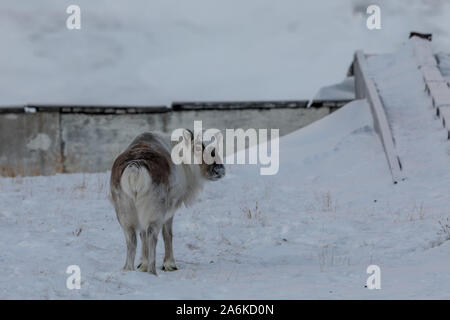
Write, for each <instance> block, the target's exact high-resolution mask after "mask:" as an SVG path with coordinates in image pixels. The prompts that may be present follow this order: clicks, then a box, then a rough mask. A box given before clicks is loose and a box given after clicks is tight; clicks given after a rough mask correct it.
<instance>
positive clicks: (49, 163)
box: [0, 112, 63, 176]
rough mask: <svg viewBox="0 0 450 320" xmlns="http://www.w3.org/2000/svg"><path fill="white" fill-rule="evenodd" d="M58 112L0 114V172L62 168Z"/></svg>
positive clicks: (33, 172)
mask: <svg viewBox="0 0 450 320" xmlns="http://www.w3.org/2000/svg"><path fill="white" fill-rule="evenodd" d="M59 124H60V123H59V113H55V112H52V113H33V114H24V113H21V114H20V113H6V114H0V170H1V172H0V173H1V175H2V176H16V175H22V176H29V175H51V174H55V173H56V172H61V171H62V169H63V166H62V158H61V152H60V150H61V146H60V143H61V139H60V127H59Z"/></svg>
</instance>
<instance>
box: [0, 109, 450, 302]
mask: <svg viewBox="0 0 450 320" xmlns="http://www.w3.org/2000/svg"><path fill="white" fill-rule="evenodd" d="M430 117H431V115H430ZM436 126H437V125H436ZM433 130H436V132H438V131H439V129H438V128H437V127H436V128H433ZM441 131H442V130H441ZM440 133H441V134H442V136H444V132H440ZM441 142H442V143H439V141H436V145H437V146H440V147H442V148H443V150H444V153H445V151H446V150H447V149H446V147H445V146H443V144H444V141H443V138H442V141H441ZM280 156H281V158H280V171H279V173H278V174H277V175H274V176H260V175H259V170H258V166H251V165H234V166H231V165H229V166H228V168H227V169H228V174H227V176H226V178H224V180H221V181H218V182H214V183H210V184H208V185H207V187H206V188H205V190H204V193H203V194H202V195H201V197H200V199H199V200H198V201H197V202H196V204H195V205H194V206H193V207H191V208H183V209H182V210H180V211H179V212H178V213H177V215H176V218H175V223H174V248H175V257H176V259H177V263H178V266H179V268H180V270H178V271H176V272H168V273H166V272H163V271H159V276H158V277H154V276H151V275H148V274H144V273H139V272H124V271H122V270H121V267H122V266H123V263H124V258H125V243H124V239H123V234H122V231H121V229H120V227H119V225H118V223H117V221H116V218H115V214H114V212H113V208H112V206H111V205H110V203H109V202H108V200H107V189H108V178H109V177H108V174H107V173H106V174H74V175H57V176H53V177H35V178H20V177H18V178H1V179H0V202H1V203H2V206H1V207H0V222H1V223H0V268H1V270H2V271H3V272H2V273H1V274H0V298H43V299H49V298H50V299H61V298H83V299H94V298H100V299H103V298H121V299H122V298H123V299H130V298H138V299H141V298H144V299H148V298H150V299H153V298H168V299H176V298H184V299H188V298H193V299H208V298H230V299H231V298H236V299H241V298H275V299H278V298H288V299H297V298H300V299H301V298H319V299H329V298H330V299H334V298H349V299H354V298H362V299H382V298H447V299H448V298H450V290H449V288H450V274H449V273H448V265H449V264H450V255H449V249H450V241H448V240H449V238H450V230H449V228H448V227H447V228H446V227H445V225H446V224H449V219H450V214H449V211H448V203H450V194H449V193H448V192H446V190H447V188H446V186H448V185H449V184H450V173H449V172H448V170H446V169H445V167H437V168H436V167H432V166H428V167H427V169H428V170H429V173H430V174H429V175H427V174H425V173H424V174H423V175H420V176H417V177H414V176H411V177H409V178H408V180H407V181H405V182H403V183H399V184H398V185H393V184H392V182H391V177H390V174H389V171H388V168H387V165H386V160H385V156H384V154H383V151H382V147H381V145H380V143H379V140H378V138H377V137H376V135H375V133H374V131H373V128H372V119H371V116H370V110H369V107H368V105H367V103H366V102H365V101H364V100H359V101H355V102H352V103H350V104H348V105H347V106H345V107H343V108H342V109H340V110H338V111H336V112H335V113H333V114H331V115H330V116H327V117H326V118H324V119H322V120H320V121H318V122H315V123H313V124H312V125H310V126H308V127H306V128H304V129H302V130H299V131H297V132H295V133H293V134H290V135H288V136H285V137H283V138H282V139H281V141H280ZM424 165H425V166H426V164H424ZM440 223H442V224H443V225H444V227H442V226H441V224H440ZM138 252H139V251H138ZM163 252H164V250H163V246H162V241H161V240H160V242H159V243H158V249H157V265H158V266H161V264H162V256H163ZM72 264H76V265H78V266H80V268H81V276H82V285H81V286H82V288H81V290H68V289H67V288H66V278H67V277H68V275H67V274H65V270H66V268H67V266H69V265H72ZM371 264H376V265H378V266H380V268H381V288H382V289H381V290H369V289H367V288H365V287H364V286H365V284H366V279H367V277H368V276H369V275H368V274H366V268H367V267H368V266H369V265H371Z"/></svg>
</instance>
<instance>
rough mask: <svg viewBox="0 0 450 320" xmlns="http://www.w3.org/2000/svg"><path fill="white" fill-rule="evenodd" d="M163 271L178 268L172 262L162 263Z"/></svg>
mask: <svg viewBox="0 0 450 320" xmlns="http://www.w3.org/2000/svg"><path fill="white" fill-rule="evenodd" d="M161 269H162V270H163V271H175V270H178V268H177V266H176V265H174V264H172V265H163V266H162V268H161Z"/></svg>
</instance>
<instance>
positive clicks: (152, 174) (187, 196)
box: [110, 130, 225, 275]
mask: <svg viewBox="0 0 450 320" xmlns="http://www.w3.org/2000/svg"><path fill="white" fill-rule="evenodd" d="M193 138H194V137H193V134H192V132H191V131H188V130H184V137H183V140H184V141H185V142H186V141H187V139H191V140H193ZM175 143H176V142H172V141H171V139H170V136H167V135H163V134H159V133H155V132H148V133H143V134H141V135H139V136H138V137H136V139H134V141H133V142H132V143H131V144H130V145H129V147H128V148H127V149H126V150H125V151H124V152H123V153H122V154H120V155H119V156H118V157H117V158H116V160H115V161H114V164H113V167H112V170H111V184H110V189H111V200H112V202H113V204H114V208H115V211H116V214H117V219H118V220H119V223H120V225H121V227H122V229H123V231H124V233H125V241H126V245H127V256H126V262H125V266H124V269H125V270H134V259H135V255H136V246H137V239H136V232H139V234H140V238H141V242H142V256H141V263H140V264H139V265H138V270H139V271H143V272H149V273H153V274H155V275H156V268H155V253H156V243H157V239H158V234H159V232H160V231H161V229H162V235H163V239H164V246H165V256H164V263H163V268H162V269H163V270H166V271H173V270H177V266H176V264H175V259H174V256H173V249H172V222H173V216H174V213H175V211H176V210H177V209H178V208H179V207H180V206H181V205H182V204H183V203H184V204H185V205H189V204H191V203H192V202H193V200H194V199H195V197H196V195H197V194H198V193H199V191H200V190H201V189H202V185H203V182H204V181H205V180H217V179H220V178H222V177H223V176H224V175H225V168H224V166H223V164H219V163H215V162H214V163H213V164H211V165H207V164H206V163H204V162H203V161H202V163H201V164H180V165H175V164H174V163H173V162H172V159H171V150H172V147H173V146H174V144H175ZM191 145H192V154H194V148H195V145H196V142H195V141H194V143H191ZM203 148H204V146H203Z"/></svg>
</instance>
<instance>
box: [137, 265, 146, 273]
mask: <svg viewBox="0 0 450 320" xmlns="http://www.w3.org/2000/svg"><path fill="white" fill-rule="evenodd" d="M137 270H138V271H140V272H148V267H147V265H145V264H142V263H140V264H139V265H138V266H137Z"/></svg>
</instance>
